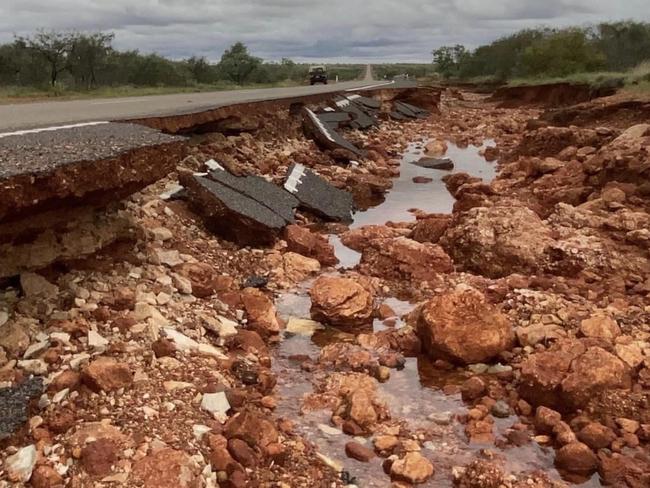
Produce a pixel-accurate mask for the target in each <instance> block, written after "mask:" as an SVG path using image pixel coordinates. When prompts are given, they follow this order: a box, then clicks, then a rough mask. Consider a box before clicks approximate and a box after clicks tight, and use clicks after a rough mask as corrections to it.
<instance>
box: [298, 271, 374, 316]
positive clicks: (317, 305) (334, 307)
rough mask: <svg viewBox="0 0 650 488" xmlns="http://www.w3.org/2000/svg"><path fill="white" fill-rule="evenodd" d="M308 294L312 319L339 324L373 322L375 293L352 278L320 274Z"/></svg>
mask: <svg viewBox="0 0 650 488" xmlns="http://www.w3.org/2000/svg"><path fill="white" fill-rule="evenodd" d="M309 295H310V296H311V300H312V307H311V315H312V318H314V320H319V321H322V322H328V323H330V324H333V325H342V326H355V325H364V324H369V323H370V322H372V313H373V307H374V297H373V295H372V293H371V292H370V291H369V290H367V289H366V288H365V287H364V286H363V285H361V284H360V283H359V282H357V281H355V280H353V279H350V278H339V277H334V276H321V277H320V278H318V279H317V280H316V281H315V282H314V284H313V285H312V287H311V290H309Z"/></svg>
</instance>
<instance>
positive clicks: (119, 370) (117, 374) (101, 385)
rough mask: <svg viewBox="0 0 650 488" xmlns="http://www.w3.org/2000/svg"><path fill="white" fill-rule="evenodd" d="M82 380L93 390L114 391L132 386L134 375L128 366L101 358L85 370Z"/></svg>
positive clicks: (107, 358)
mask: <svg viewBox="0 0 650 488" xmlns="http://www.w3.org/2000/svg"><path fill="white" fill-rule="evenodd" d="M82 380H83V382H84V384H86V385H87V386H88V387H89V388H90V389H92V390H95V391H113V390H118V389H120V388H126V387H127V386H130V385H131V383H133V374H132V373H131V368H130V367H129V365H128V364H125V363H120V362H118V361H116V360H115V359H112V358H109V357H99V358H97V359H95V360H94V361H93V362H92V363H90V364H89V365H88V366H86V368H84V370H83V373H82Z"/></svg>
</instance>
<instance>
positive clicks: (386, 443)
mask: <svg viewBox="0 0 650 488" xmlns="http://www.w3.org/2000/svg"><path fill="white" fill-rule="evenodd" d="M373 444H374V446H375V449H376V450H377V452H380V453H386V452H389V451H392V450H393V449H395V448H396V447H397V445H398V444H399V439H398V438H397V437H396V436H394V435H378V436H377V437H375V439H374V441H373Z"/></svg>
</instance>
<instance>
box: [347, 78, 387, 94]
mask: <svg viewBox="0 0 650 488" xmlns="http://www.w3.org/2000/svg"><path fill="white" fill-rule="evenodd" d="M393 84H395V80H393V81H385V82H384V83H377V84H376V85H368V86H362V87H359V88H351V89H349V90H345V91H346V92H352V91H357V90H368V89H369V88H377V87H379V86H386V85H393Z"/></svg>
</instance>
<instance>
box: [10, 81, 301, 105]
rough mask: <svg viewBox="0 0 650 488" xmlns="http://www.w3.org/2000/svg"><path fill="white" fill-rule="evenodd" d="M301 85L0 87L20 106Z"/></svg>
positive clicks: (288, 83)
mask: <svg viewBox="0 0 650 488" xmlns="http://www.w3.org/2000/svg"><path fill="white" fill-rule="evenodd" d="M298 85H300V83H297V82H292V81H285V82H281V83H258V84H249V85H241V86H240V85H235V84H232V83H215V84H209V85H192V86H130V85H126V86H114V87H101V88H96V89H93V90H74V89H65V88H64V89H61V88H49V87H48V88H33V87H15V86H10V87H0V103H5V104H6V103H21V102H33V101H37V100H53V99H56V100H82V99H86V98H116V97H142V96H150V95H168V94H174V93H201V92H209V91H223V90H246V89H252V88H274V87H287V86H298Z"/></svg>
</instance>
